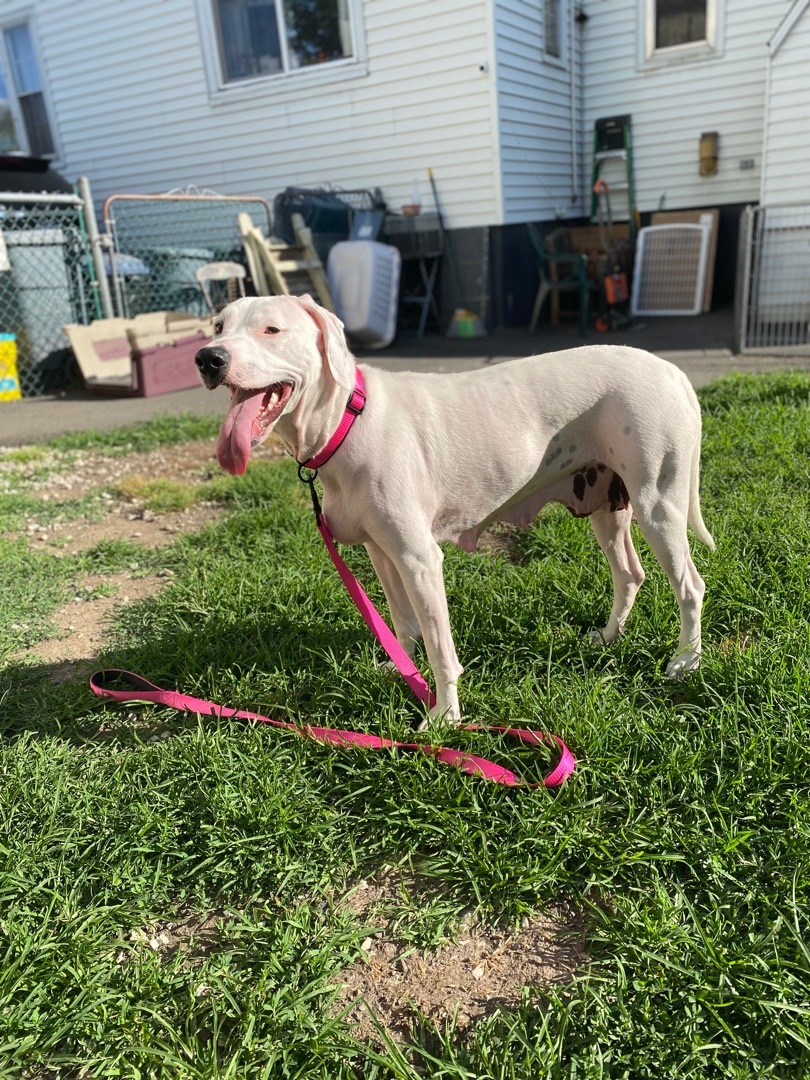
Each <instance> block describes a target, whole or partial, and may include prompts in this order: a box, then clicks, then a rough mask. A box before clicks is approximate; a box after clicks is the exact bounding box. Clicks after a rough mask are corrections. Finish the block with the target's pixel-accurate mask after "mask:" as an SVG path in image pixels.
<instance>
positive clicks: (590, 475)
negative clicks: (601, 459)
mask: <svg viewBox="0 0 810 1080" xmlns="http://www.w3.org/2000/svg"><path fill="white" fill-rule="evenodd" d="M597 475H598V474H597V472H596V469H595V468H594V467H593V465H591V467H590V468H589V469H588V471H587V472H586V473H585V479H586V480H587V481H588V487H593V485H594V484H595V483H596V477H597Z"/></svg>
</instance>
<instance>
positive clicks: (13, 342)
mask: <svg viewBox="0 0 810 1080" xmlns="http://www.w3.org/2000/svg"><path fill="white" fill-rule="evenodd" d="M21 397H22V392H21V391H20V376H19V373H18V371H17V339H16V337H15V336H14V335H13V334H0V401H14V400H16V399H17V398H21Z"/></svg>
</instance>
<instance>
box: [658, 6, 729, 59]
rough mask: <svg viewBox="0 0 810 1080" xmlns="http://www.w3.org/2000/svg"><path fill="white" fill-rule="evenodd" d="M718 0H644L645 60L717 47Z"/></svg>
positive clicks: (692, 54) (700, 52)
mask: <svg viewBox="0 0 810 1080" xmlns="http://www.w3.org/2000/svg"><path fill="white" fill-rule="evenodd" d="M721 3H722V0H644V9H645V10H644V15H645V18H644V36H645V42H644V45H645V48H644V53H645V59H646V60H660V61H664V62H665V61H667V60H678V59H681V58H683V59H688V58H689V57H700V56H708V55H712V54H714V53H716V52H717V50H718V47H719V32H718V24H719V15H720V12H719V7H720V4H721Z"/></svg>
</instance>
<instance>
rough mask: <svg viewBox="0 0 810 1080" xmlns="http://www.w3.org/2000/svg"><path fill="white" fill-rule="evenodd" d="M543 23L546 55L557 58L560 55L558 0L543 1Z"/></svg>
mask: <svg viewBox="0 0 810 1080" xmlns="http://www.w3.org/2000/svg"><path fill="white" fill-rule="evenodd" d="M543 23H544V30H545V52H546V55H547V56H556V57H557V58H559V57H560V56H561V54H562V50H561V49H560V0H545V8H544V11H543Z"/></svg>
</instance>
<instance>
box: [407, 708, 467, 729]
mask: <svg viewBox="0 0 810 1080" xmlns="http://www.w3.org/2000/svg"><path fill="white" fill-rule="evenodd" d="M460 723H461V710H460V709H458V708H453V707H448V706H444V707H443V708H442V707H441V706H439V705H434V706H433V708H432V709H431V710H430V716H426V717H425V719H424V720H423V721H422V723H421V724H420V725H419V727H418V728H417V729H416V730H417V731H440V730H441V729H442V728H443V727H448V728H454V727H458V726H459V724H460Z"/></svg>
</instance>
